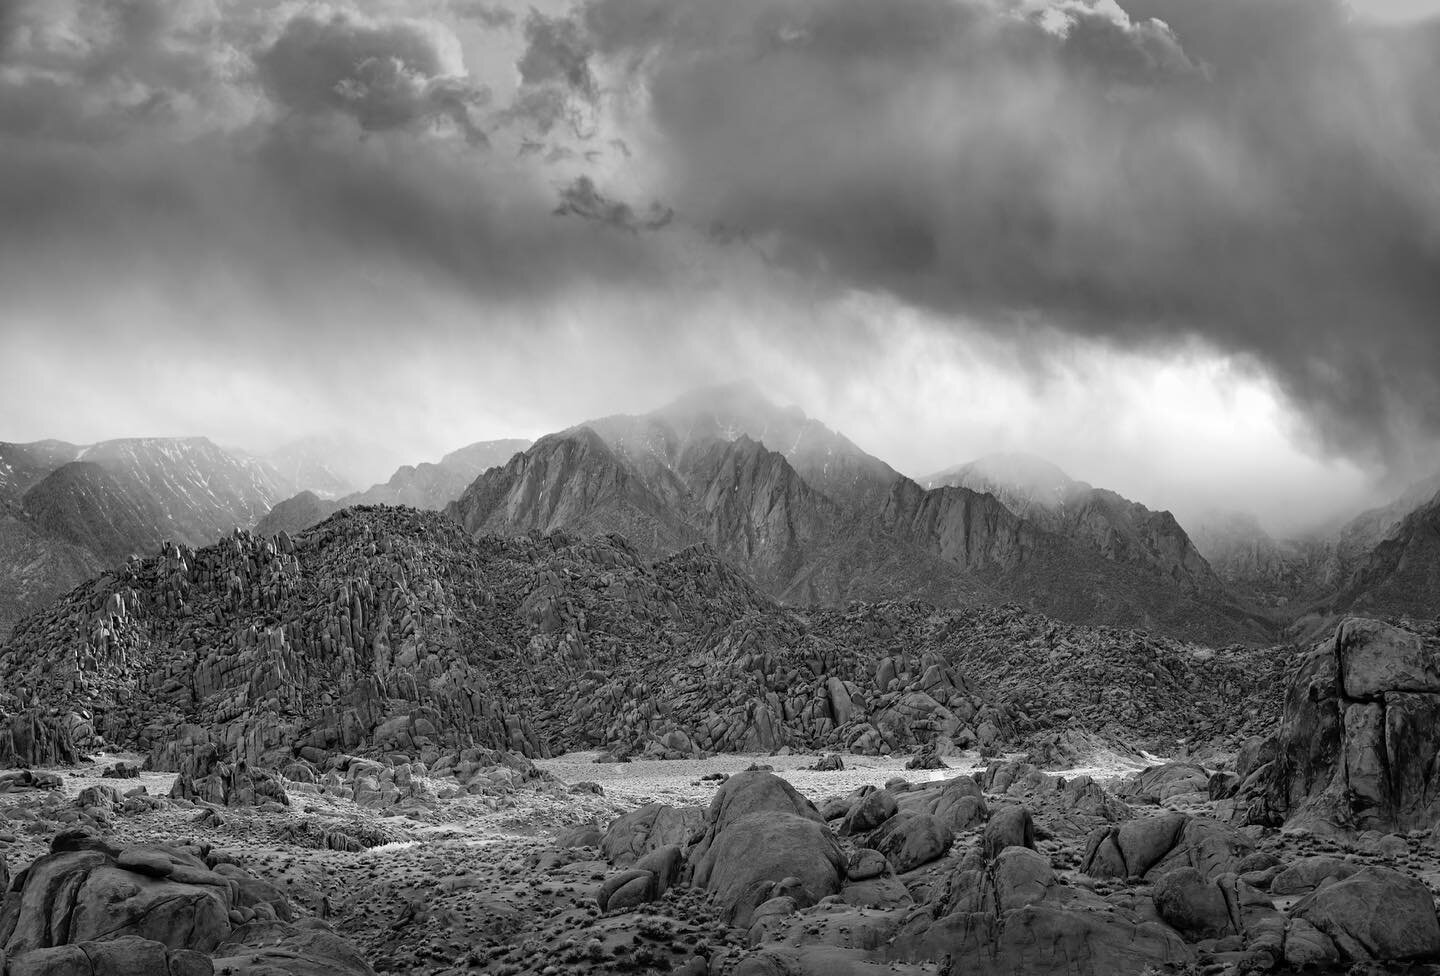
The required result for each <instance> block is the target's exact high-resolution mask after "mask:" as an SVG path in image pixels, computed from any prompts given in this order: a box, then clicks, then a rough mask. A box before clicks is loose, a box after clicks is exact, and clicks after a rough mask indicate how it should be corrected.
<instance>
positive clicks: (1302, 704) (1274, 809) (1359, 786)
mask: <svg viewBox="0 0 1440 976" xmlns="http://www.w3.org/2000/svg"><path fill="white" fill-rule="evenodd" d="M1263 752H1264V753H1267V754H1270V755H1273V757H1274V758H1273V759H1271V760H1270V761H1269V762H1266V763H1264V764H1263V765H1261V766H1260V767H1259V768H1257V769H1255V770H1253V771H1250V770H1247V771H1246V772H1247V774H1248V775H1247V777H1246V781H1245V782H1244V783H1243V784H1241V786H1240V787H1239V789H1238V795H1239V797H1240V800H1239V803H1240V805H1241V807H1242V808H1243V809H1242V813H1243V814H1244V815H1246V816H1248V818H1249V819H1251V820H1254V821H1258V822H1268V823H1281V822H1286V823H1291V824H1301V825H1305V826H1310V827H1324V828H1328V829H1340V830H1370V829H1375V830H1380V831H1382V832H1383V831H1404V830H1408V829H1412V828H1417V827H1429V826H1431V825H1433V824H1434V823H1435V821H1436V818H1437V815H1440V768H1437V762H1440V759H1437V756H1440V637H1437V635H1436V634H1435V633H1434V632H1433V631H1432V630H1429V629H1424V630H1422V629H1409V628H1402V627H1396V626H1392V625H1390V624H1385V623H1381V622H1379V621H1375V620H1366V619H1362V618H1351V619H1348V620H1346V621H1344V622H1343V623H1341V624H1340V626H1339V627H1337V628H1336V630H1335V633H1334V635H1333V636H1332V637H1331V638H1329V639H1328V640H1325V641H1322V642H1321V643H1319V644H1317V645H1315V647H1314V648H1313V650H1312V651H1311V652H1310V653H1309V654H1308V655H1307V656H1305V657H1304V658H1302V659H1301V660H1300V661H1299V662H1298V666H1297V667H1296V668H1295V670H1294V672H1293V673H1292V674H1291V676H1290V678H1289V681H1288V685H1287V688H1286V692H1285V711H1284V716H1283V720H1282V722H1281V724H1280V727H1279V731H1278V735H1277V741H1276V743H1275V745H1274V746H1273V747H1270V748H1268V749H1266V750H1263Z"/></svg>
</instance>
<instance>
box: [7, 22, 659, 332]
mask: <svg viewBox="0 0 1440 976" xmlns="http://www.w3.org/2000/svg"><path fill="white" fill-rule="evenodd" d="M0 9H3V10H4V14H5V16H4V18H3V20H0V25H3V29H4V31H5V33H4V43H5V44H6V51H7V52H8V53H7V59H6V62H5V65H4V67H5V69H6V70H5V73H4V74H3V75H0V213H3V214H4V215H5V217H4V219H3V220H0V291H4V292H5V293H6V294H7V295H8V296H10V297H11V298H12V299H13V298H14V297H15V296H16V295H17V294H19V293H20V292H22V291H24V292H26V293H33V292H36V291H41V290H44V289H45V288H47V287H50V288H56V289H60V288H69V289H70V290H71V291H73V290H75V288H76V287H77V284H76V283H77V282H78V283H79V284H78V287H80V288H81V289H82V290H84V291H91V292H95V291H100V290H103V289H106V288H109V287H114V286H115V282H116V281H120V282H123V283H124V285H125V286H126V287H148V288H150V289H152V290H153V291H154V292H155V293H156V294H157V296H158V298H157V300H160V301H166V300H169V298H175V299H177V300H179V301H182V302H189V301H193V300H194V295H195V293H196V292H197V291H199V292H201V293H202V294H203V291H204V288H205V285H204V283H203V282H201V281H200V279H199V276H200V275H201V274H209V275H212V276H213V275H220V276H221V277H222V278H223V279H224V280H227V281H238V282H248V283H249V284H248V285H245V286H244V287H247V288H251V289H253V293H254V294H255V295H257V296H262V297H270V298H274V297H276V296H279V295H284V294H287V293H288V294H294V295H296V296H302V295H303V296H304V301H299V299H298V298H297V306H296V307H297V309H298V308H302V307H307V306H305V304H304V302H306V301H308V302H311V303H313V302H315V301H323V300H325V296H326V294H327V293H330V292H333V291H334V290H335V288H337V287H344V286H343V285H341V282H345V281H349V280H350V279H354V278H362V279H363V278H365V277H366V272H364V271H363V270H361V269H364V268H367V267H372V266H375V267H384V268H388V269H392V270H397V271H398V273H401V274H418V276H419V277H418V279H415V280H422V281H445V282H446V283H447V287H449V288H451V289H459V290H460V291H461V292H465V293H470V294H475V295H482V296H485V297H487V298H490V299H494V300H496V301H499V302H505V301H512V300H527V299H528V298H529V297H531V296H534V295H536V294H544V293H553V292H554V291H556V290H557V289H563V288H564V287H565V286H566V285H567V284H569V283H571V282H577V281H586V280H591V279H603V280H611V279H613V280H633V281H637V282H639V281H643V280H645V278H646V276H647V275H653V274H657V273H658V271H657V270H656V268H657V267H658V264H657V262H656V261H655V260H654V256H653V254H652V252H651V250H650V245H649V244H648V243H647V242H645V241H642V240H639V239H637V238H635V237H634V235H621V236H619V237H617V240H616V241H614V242H611V243H609V244H608V245H606V246H596V243H595V240H594V236H595V235H594V233H593V231H591V230H589V229H588V228H587V227H586V226H585V224H584V223H583V222H580V221H570V220H557V219H556V218H555V217H554V216H553V213H552V212H553V210H554V208H555V206H556V204H557V201H558V199H559V184H560V183H561V182H562V181H561V180H559V179H558V178H554V179H552V178H549V177H548V175H547V174H545V173H544V172H538V171H536V170H535V168H533V167H532V168H531V169H529V170H526V169H520V168H518V167H514V166H507V165H504V163H503V161H497V154H496V153H495V152H494V151H492V150H489V149H487V148H485V145H484V143H485V141H486V135H485V132H484V129H485V127H486V125H487V124H489V125H503V124H504V118H503V112H502V111H501V110H499V109H496V108H494V107H489V106H487V99H488V93H487V91H486V89H485V87H484V86H483V85H481V84H479V83H478V82H476V81H475V80H474V79H473V76H472V75H471V74H470V73H469V72H468V69H467V66H466V65H465V64H464V63H463V58H462V54H461V49H460V45H459V43H458V41H457V40H456V39H455V36H454V35H453V33H451V32H450V30H449V28H448V27H447V25H446V24H444V23H442V22H439V21H435V20H415V19H410V18H402V17H385V16H366V15H364V14H361V13H357V12H355V11H353V10H343V9H337V8H335V7H319V6H313V7H306V8H303V9H301V10H300V12H298V13H294V14H293V16H291V15H289V14H287V10H288V9H291V8H288V7H285V6H278V5H268V4H264V3H243V4H241V3H237V4H218V5H217V4H206V3H195V4H191V3H179V2H174V0H77V2H73V3H72V2H66V0H53V2H51V0H45V2H40V0H34V2H28V3H26V2H22V3H18V4H16V3H13V2H8V3H6V4H5V6H4V7H3V8H0ZM509 156H510V154H506V157H507V158H509ZM642 219H643V218H642ZM61 277H65V278H68V279H69V280H68V283H62V282H61V281H60V280H59V279H60V278H61ZM297 314H302V315H303V314H304V313H303V312H297ZM88 327H90V326H89V325H87V323H85V322H77V323H75V325H74V328H76V329H77V330H83V329H85V328H88ZM148 327H150V328H156V329H159V328H161V326H160V325H158V324H156V325H153V326H148ZM256 328H257V330H258V331H261V332H264V331H267V330H273V331H277V332H283V331H284V330H285V329H286V328H287V326H286V325H285V323H282V322H279V321H273V317H265V318H261V319H259V320H258V321H257V325H256Z"/></svg>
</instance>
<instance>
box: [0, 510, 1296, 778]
mask: <svg viewBox="0 0 1440 976" xmlns="http://www.w3.org/2000/svg"><path fill="white" fill-rule="evenodd" d="M1276 660H1277V657H1276V656H1274V655H1265V654H1262V653H1258V652H1252V651H1246V650H1244V649H1242V648H1235V649H1232V650H1231V651H1227V652H1223V653H1214V652H1202V651H1199V650H1198V649H1195V648H1192V647H1189V646H1187V645H1184V644H1180V643H1177V642H1173V641H1166V640H1162V639H1156V638H1150V637H1146V636H1144V635H1140V634H1136V633H1131V632H1124V631H1111V630H1105V629H1093V628H1086V627H1079V626H1075V625H1064V624H1059V623H1056V622H1054V621H1051V620H1048V619H1046V618H1044V617H1041V616H1039V615H1035V614H1030V613H1027V612H1025V611H1022V610H1020V609H1019V608H1015V607H1010V608H998V609H997V608H990V609H972V610H964V611H942V610H936V609H935V608H933V607H929V606H927V605H924V604H917V603H884V604H878V605H863V604H856V605H853V606H851V607H850V608H848V609H846V610H843V611H842V610H815V611H808V612H804V613H801V612H797V611H793V610H790V609H787V608H785V607H782V606H780V605H778V604H776V603H775V602H773V601H772V600H770V599H769V598H767V597H765V596H764V595H763V594H761V593H760V592H759V591H758V590H756V589H755V588H754V587H753V586H752V585H750V584H749V583H748V582H747V581H746V580H745V579H744V577H742V576H741V575H740V574H739V573H738V572H737V571H736V570H734V569H733V568H731V567H730V566H729V565H728V564H727V563H726V562H725V561H724V560H722V559H720V558H719V557H718V556H717V554H716V553H714V552H713V551H712V550H709V549H707V548H705V547H695V548H690V549H687V550H684V551H682V552H680V553H677V554H676V555H674V556H672V557H669V558H667V559H664V560H660V561H658V562H656V563H654V564H650V563H648V562H647V561H646V560H644V559H643V558H641V556H640V555H639V554H638V553H637V552H636V551H635V550H634V549H632V548H631V547H630V546H629V545H628V543H626V542H625V541H624V540H623V539H619V538H616V537H600V538H593V539H589V540H576V539H572V538H569V537H565V536H561V535H552V536H549V537H534V536H527V537H518V538H482V539H478V540H477V539H472V538H470V537H469V536H468V534H466V533H465V532H464V531H463V530H462V529H461V528H460V527H459V526H457V525H455V524H454V523H453V522H450V521H449V520H447V519H445V518H443V517H442V516H439V515H438V514H435V513H421V512H416V511H414V510H410V509H395V508H370V509H347V510H345V511H344V512H341V513H340V514H338V515H336V516H334V517H332V518H331V519H330V520H328V521H326V522H325V523H322V524H321V525H320V526H317V527H315V528H314V529H311V530H309V531H307V532H306V533H303V534H302V535H301V536H299V537H298V538H296V539H291V538H290V537H289V536H288V535H281V536H278V537H276V538H274V539H262V538H259V537H257V536H255V535H254V534H252V533H246V532H238V533H236V534H234V535H232V536H231V537H230V538H228V539H226V540H225V541H224V542H221V543H219V544H216V545H214V546H210V547H207V548H204V549H199V550H192V549H189V548H186V547H179V546H171V547H169V548H168V549H167V550H166V551H165V552H163V553H162V554H161V555H159V556H155V557H150V558H149V559H145V560H132V561H131V562H130V563H128V564H127V565H126V566H125V567H123V568H122V569H119V570H116V571H113V572H111V573H109V574H106V575H104V576H102V577H100V578H98V579H97V580H95V581H94V582H93V583H92V584H90V585H89V586H87V587H83V588H80V589H77V590H76V591H75V592H74V593H72V594H71V595H70V596H69V597H67V598H66V599H65V600H64V601H62V602H61V603H60V604H59V605H57V606H56V607H54V608H52V609H51V610H49V611H47V612H45V613H42V614H39V615H37V616H35V617H32V618H30V619H29V620H27V621H26V622H24V623H22V624H21V625H20V626H19V627H18V628H17V629H16V631H15V633H14V635H13V636H12V638H11V640H10V641H9V642H8V643H7V644H6V645H4V648H3V651H0V677H3V679H4V685H3V688H4V690H3V692H0V696H3V704H4V706H5V707H6V709H7V711H10V712H12V713H15V714H21V713H28V712H32V711H35V710H40V711H43V712H44V713H45V714H47V715H49V716H50V719H49V721H50V722H51V724H52V725H54V726H62V727H63V728H64V729H65V730H66V732H67V734H68V735H69V736H70V738H71V739H72V740H73V741H74V743H75V744H76V745H77V746H78V747H79V748H81V749H82V750H83V749H84V748H87V747H89V745H90V744H92V743H96V742H106V743H109V744H112V745H115V746H125V747H128V748H133V749H137V750H139V751H142V752H145V753H148V754H151V755H152V758H153V760H154V761H155V762H156V763H157V767H158V768H172V769H173V768H175V766H174V763H175V762H177V761H178V757H177V756H175V755H173V754H172V753H171V752H169V751H167V749H168V743H170V742H171V741H172V740H173V739H174V737H175V734H176V731H175V730H177V729H179V728H181V727H184V726H199V727H201V728H203V729H205V730H206V732H207V734H208V735H209V736H210V737H211V738H212V739H213V741H214V742H215V743H216V744H217V745H219V746H220V747H221V748H222V751H223V752H225V753H226V754H227V755H229V756H231V757H232V758H235V759H245V760H247V761H249V762H251V763H254V764H257V765H268V766H273V765H276V764H277V763H282V762H284V761H288V760H290V759H292V758H294V757H296V756H300V757H307V758H310V759H312V760H314V761H318V760H319V759H320V758H323V757H324V756H325V755H328V754H331V753H334V752H336V751H343V752H347V753H369V754H377V755H383V754H385V753H388V752H396V751H402V752H403V751H411V752H418V753H420V754H422V755H424V756H425V758H426V760H427V761H432V760H433V759H434V757H435V756H436V755H438V754H439V752H440V751H441V750H443V749H446V748H449V749H454V748H463V747H471V746H479V747H488V748H505V749H511V750H515V751H518V752H521V753H524V754H526V755H531V756H543V755H549V754H551V753H553V752H555V751H557V750H560V749H564V748H577V747H590V746H595V745H602V746H607V747H612V748H616V749H619V750H621V751H622V752H645V751H650V752H654V753H657V754H676V755H690V754H696V753H703V752H728V751H747V750H748V751H754V750H762V751H766V750H771V749H776V748H780V747H784V746H790V747H794V748H817V749H818V748H825V749H832V750H851V751H856V752H866V753H870V754H876V753H881V752H894V751H900V750H904V749H909V748H912V747H915V746H918V745H921V744H925V743H931V742H933V743H935V744H938V745H939V746H940V747H941V749H942V751H944V750H957V749H963V748H967V747H972V746H973V747H986V748H998V747H999V746H1001V745H1023V744H1025V743H1029V742H1032V741H1039V740H1040V739H1041V738H1044V737H1047V736H1052V735H1060V734H1061V733H1065V734H1069V733H1071V732H1073V733H1075V734H1091V735H1111V736H1113V737H1116V738H1117V739H1125V740H1129V741H1136V742H1139V743H1141V744H1145V745H1147V746H1154V747H1158V745H1159V744H1160V743H1168V742H1173V741H1174V740H1175V738H1176V737H1177V736H1180V735H1182V733H1183V734H1184V735H1185V736H1188V737H1190V738H1192V739H1206V740H1223V739H1227V738H1234V737H1236V736H1240V735H1249V734H1253V733H1254V732H1255V731H1256V727H1257V726H1256V723H1263V722H1264V721H1265V720H1266V717H1267V716H1268V715H1273V714H1274V711H1275V708H1276V707H1277V705H1276V704H1275V698H1274V694H1273V683H1272V682H1270V680H1269V676H1270V675H1271V673H1272V671H1273V668H1274V667H1275V666H1276V665H1275V661H1276ZM1022 662H1023V663H1022ZM1017 669H1018V670H1017ZM1117 675H1119V676H1121V677H1120V678H1118V679H1117V677H1116V676H1117ZM1237 696H1238V697H1240V698H1241V700H1243V701H1247V702H1251V703H1253V704H1252V705H1251V707H1250V708H1248V709H1244V710H1234V709H1233V708H1229V707H1222V706H1229V705H1233V702H1234V701H1235V698H1236V697H1237ZM1062 702H1063V703H1065V706H1066V707H1058V706H1059V705H1060V704H1061V703H1062ZM21 758H23V759H24V760H25V761H27V762H31V763H44V762H47V761H51V760H50V759H49V757H47V756H45V755H43V754H40V755H24V756H22V757H21Z"/></svg>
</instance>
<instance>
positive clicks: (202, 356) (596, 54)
mask: <svg viewBox="0 0 1440 976" xmlns="http://www.w3.org/2000/svg"><path fill="white" fill-rule="evenodd" d="M1437 11H1440V0H1366V2H1364V3H1361V2H1359V0H1356V2H1354V3H1353V4H1351V5H1348V6H1347V5H1345V4H1342V3H1339V2H1332V0H1205V2H1198V0H1119V2H1116V0H883V2H882V0H587V2H583V3H580V4H578V5H567V4H565V3H559V2H554V0H547V2H544V3H537V4H535V5H533V6H531V5H530V4H525V5H523V6H522V5H510V4H506V3H503V2H498V0H497V2H490V0H406V2H400V0H388V2H387V0H373V2H358V0H354V2H351V0H341V2H333V3H323V4H311V3H296V2H264V0H261V2H252V0H245V2H231V0H184V2H181V0H0V215H3V218H0V329H3V332H0V343H3V345H0V439H4V440H31V439H38V438H41V437H59V438H63V439H67V440H72V441H79V442H85V441H92V440H96V439H102V438H107V437H116V436H133V435H141V434H207V435H209V436H211V437H212V438H214V439H215V440H217V441H219V442H221V443H225V444H232V445H241V446H247V447H252V448H256V449H263V448H266V447H269V446H272V445H275V444H277V443H279V442H281V441H284V440H286V439H288V438H291V437H296V436H300V435H303V434H308V433H314V432H319V431H326V430H345V431H349V432H351V433H354V434H357V435H358V436H361V437H364V438H366V439H368V440H371V441H373V442H374V443H375V444H377V445H380V446H382V447H384V448H385V449H386V450H385V451H384V452H383V454H384V456H383V457H378V458H377V467H378V468H381V469H383V467H384V466H388V465H393V463H395V461H397V460H410V461H418V460H424V459H430V458H434V457H438V456H439V455H440V454H441V453H443V452H445V451H447V450H450V449H453V448H455V447H458V446H460V445H462V444H465V443H469V442H471V441H474V440H479V439H488V438H495V437H505V436H536V435H538V434H541V433H544V432H546V431H549V430H553V429H556V428H559V427H563V426H567V425H569V424H571V423H574V422H576V421H579V420H582V419H585V418H587V417H593V416H599V415H604V414H609V413H614V412H619V411H643V410H646V409H649V408H651V407H654V406H658V405H659V404H660V403H662V402H664V401H665V400H667V399H669V398H671V397H673V396H675V395H677V394H679V393H682V392H684V391H685V390H687V389H689V388H691V387H694V386H697V385H701V384H705V383H711V382H717V381H727V380H732V379H737V378H742V377H748V378H753V379H754V380H755V381H757V382H758V383H759V384H760V385H761V386H762V387H764V388H766V389H768V390H770V391H771V392H772V393H773V394H774V395H775V396H776V397H777V398H778V399H781V400H783V401H788V402H795V403H799V404H800V405H801V406H803V407H804V408H805V409H806V410H807V411H808V412H809V413H811V414H812V415H814V416H818V417H820V418H821V419H822V420H824V421H826V422H827V423H829V424H830V425H831V426H833V427H836V428H838V429H840V430H842V431H845V432H846V433H848V434H849V435H850V436H851V437H852V439H854V440H855V441H857V442H858V443H859V444H860V445H861V446H862V447H864V448H866V449H867V450H870V451H872V452H873V453H875V454H878V455H880V456H881V457H883V458H885V459H886V460H888V461H890V462H891V463H892V464H894V465H895V466H896V467H898V468H899V469H901V470H903V471H905V472H907V473H910V474H913V475H917V476H919V475H923V474H926V473H928V472H930V471H933V470H936V469H939V468H943V467H947V466H950V465H953V464H956V463H960V462H962V461H966V460H969V459H971V458H973V457H976V456H978V455H982V454H986V453H990V452H993V451H997V450H1023V451H1029V452H1032V453H1036V454H1041V455H1044V456H1046V457H1049V458H1051V459H1052V460H1054V461H1056V462H1057V463H1059V464H1060V465H1061V466H1063V467H1065V468H1066V469H1067V470H1068V471H1069V472H1070V473H1071V474H1072V475H1074V476H1076V477H1080V478H1084V479H1086V480H1089V481H1092V482H1094V483H1097V484H1102V485H1105V486H1108V487H1113V488H1115V489H1117V490H1120V491H1122V492H1124V493H1126V494H1128V495H1130V496H1132V497H1135V498H1137V499H1139V500H1142V501H1144V502H1146V503H1147V504H1150V505H1152V506H1154V507H1168V508H1172V509H1174V510H1176V511H1177V512H1178V513H1180V514H1181V515H1182V518H1183V517H1185V515H1186V514H1187V513H1195V512H1198V511H1199V510H1200V509H1202V508H1204V507H1205V506H1207V505H1211V504H1214V505H1219V506H1225V507H1238V508H1246V509H1250V510H1253V511H1256V512H1258V513H1259V514H1260V515H1261V516H1262V517H1263V518H1265V519H1267V520H1269V521H1270V522H1271V524H1272V525H1274V526H1276V527H1277V528H1280V529H1284V530H1289V529H1293V528H1296V527H1299V526H1301V525H1302V524H1303V523H1306V522H1308V521H1313V520H1316V519H1321V518H1325V517H1329V516H1331V515H1334V514H1336V513H1337V512H1340V511H1343V510H1346V509H1347V508H1350V507H1353V506H1356V505H1359V504H1362V503H1363V502H1365V501H1368V500H1372V499H1375V498H1378V497H1380V496H1382V495H1384V494H1385V493H1387V492H1391V491H1394V490H1395V488H1396V486H1397V485H1398V484H1400V483H1402V482H1403V481H1404V480H1405V479H1407V478H1410V477H1413V476H1415V475H1417V474H1420V473H1428V472H1429V471H1432V470H1434V469H1435V468H1437V467H1440V454H1436V452H1435V445H1436V436H1437V433H1440V380H1437V377H1440V327H1437V323H1440V162H1437V161H1440V112H1437V111H1436V108H1435V106H1436V105H1437V104H1440V20H1436V19H1433V18H1434V17H1435V16H1436V14H1437ZM377 473H383V470H382V471H380V472H377Z"/></svg>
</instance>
